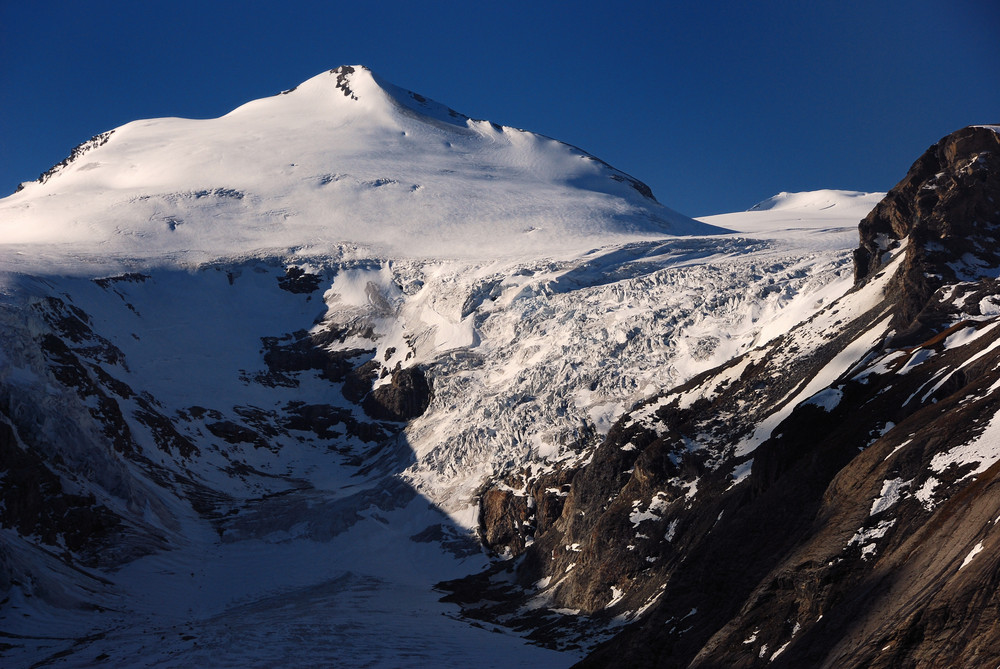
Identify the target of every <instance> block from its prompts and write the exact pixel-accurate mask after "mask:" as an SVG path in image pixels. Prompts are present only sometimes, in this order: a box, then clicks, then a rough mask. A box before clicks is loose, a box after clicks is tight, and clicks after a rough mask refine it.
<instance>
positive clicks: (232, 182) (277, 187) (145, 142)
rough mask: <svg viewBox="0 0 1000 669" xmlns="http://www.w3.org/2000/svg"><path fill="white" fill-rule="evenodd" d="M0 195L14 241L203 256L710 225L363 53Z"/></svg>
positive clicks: (135, 126)
mask: <svg viewBox="0 0 1000 669" xmlns="http://www.w3.org/2000/svg"><path fill="white" fill-rule="evenodd" d="M42 181H43V183H37V182H34V183H28V184H25V187H24V188H23V189H22V190H21V191H19V192H18V193H17V194H15V195H14V196H12V197H9V198H7V199H6V200H4V201H3V203H2V206H0V239H3V241H4V242H5V243H6V244H15V243H24V244H31V243H44V244H47V245H59V246H64V245H65V246H66V247H71V248H72V249H73V252H74V253H75V254H84V253H85V254H96V255H106V254H109V253H111V254H117V255H130V256H137V257H142V258H154V257H155V258H163V257H164V256H168V257H178V258H182V259H188V260H190V261H193V262H197V261H204V260H207V259H211V258H214V257H219V256H223V255H231V254H236V253H247V252H257V251H260V250H261V249H288V248H309V249H314V250H317V251H319V252H325V251H328V250H329V249H331V248H335V247H336V245H338V244H342V243H353V244H361V245H366V246H370V247H372V248H375V249H378V250H380V251H382V252H386V253H391V254H394V255H401V254H402V255H406V256H414V255H418V256H434V257H442V256H452V255H459V256H469V255H471V256H475V257H493V256H495V255H497V254H508V255H509V254H514V255H521V254H524V253H532V254H534V253H538V252H545V251H553V250H559V251H564V250H565V249H567V248H575V249H580V248H582V247H584V246H586V245H588V244H590V245H594V244H605V243H608V242H609V241H612V240H613V239H614V238H615V237H616V236H618V237H622V236H624V235H634V234H640V235H647V236H650V235H662V234H691V233H704V232H708V231H710V228H708V227H706V226H705V225H700V224H698V223H696V222H694V221H692V220H691V219H688V218H686V217H684V216H682V215H680V214H677V213H676V212H674V211H671V210H670V209H667V208H666V207H663V206H662V205H660V204H658V203H657V202H656V201H655V199H654V198H653V196H652V193H651V192H650V191H649V189H648V188H647V187H646V186H645V185H643V184H641V183H640V182H638V181H636V180H635V179H633V178H632V177H630V176H628V175H626V174H624V173H622V172H619V171H617V170H615V169H613V168H611V167H609V166H608V165H606V164H605V163H603V162H602V161H600V160H597V159H596V158H594V157H592V156H590V155H589V154H587V153H585V152H584V151H581V150H579V149H576V148H574V147H572V146H569V145H566V144H563V143H561V142H558V141H556V140H553V139H549V138H548V137H543V136H541V135H537V134H534V133H531V132H526V131H523V130H518V129H515V128H510V127H503V126H500V125H497V124H495V123H490V122H488V121H476V120H473V119H469V118H467V117H466V116H464V115H461V114H459V113H457V112H454V111H452V110H450V109H448V108H447V107H444V106H442V105H440V104H437V103H435V102H432V101H430V100H427V99H426V98H423V97H422V96H420V95H417V94H414V93H410V92H409V91H404V90H402V89H400V88H397V87H395V86H393V85H391V84H388V83H386V82H383V81H382V80H380V79H379V78H378V77H376V76H375V75H374V74H372V73H371V72H370V71H369V70H367V69H365V68H362V67H343V68H338V69H337V70H332V71H329V72H325V73H323V74H321V75H318V76H316V77H314V78H312V79H310V80H308V81H306V82H305V83H303V84H302V85H300V86H298V87H297V88H295V89H293V90H291V91H286V92H285V93H283V94H281V95H277V96H274V97H271V98H267V99H262V100H256V101H253V102H250V103H247V104H245V105H243V106H242V107H239V108H238V109H236V110H234V111H232V112H230V113H229V114H227V115H225V116H223V117H222V118H218V119H209V120H190V119H180V118H165V119H152V120H145V121H135V122H133V123H129V124H127V125H125V126H122V127H120V128H117V129H115V130H113V131H110V132H108V133H104V134H102V135H99V136H97V137H95V138H94V139H92V140H91V141H90V142H88V143H86V144H84V145H81V147H78V149H77V150H75V151H74V154H73V156H71V159H70V160H69V162H68V163H66V164H64V165H61V166H57V167H56V168H54V170H53V171H51V172H50V173H48V174H47V175H43V178H42Z"/></svg>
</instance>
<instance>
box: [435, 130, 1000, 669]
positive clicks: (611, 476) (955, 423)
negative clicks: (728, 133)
mask: <svg viewBox="0 0 1000 669" xmlns="http://www.w3.org/2000/svg"><path fill="white" fill-rule="evenodd" d="M998 189H1000V143H998V135H997V129H996V128H993V127H977V128H966V129H964V130H961V131H959V132H957V133H955V134H953V135H950V136H948V137H946V138H945V139H943V140H942V141H941V142H939V143H938V144H936V145H935V146H934V147H932V148H931V149H930V150H929V151H928V152H927V154H926V155H925V156H923V157H922V158H921V159H920V160H918V161H917V163H916V164H915V165H914V167H913V169H912V170H911V171H910V173H909V174H908V175H907V177H906V179H904V180H903V181H902V182H901V183H900V184H899V185H898V186H897V187H896V188H894V189H893V190H892V191H891V192H890V193H889V194H888V195H887V196H886V198H885V199H884V200H882V202H881V203H880V204H879V205H878V206H877V207H875V209H874V211H873V212H872V213H871V214H870V215H869V216H868V217H867V218H866V219H865V220H864V221H863V222H862V224H861V247H860V249H859V250H858V251H857V252H856V254H855V257H856V261H857V265H856V276H857V285H856V286H855V287H854V289H853V290H851V291H850V292H849V293H848V294H846V295H844V296H843V297H842V298H840V299H839V300H837V301H835V302H833V303H832V304H830V305H828V306H826V307H825V308H823V309H822V310H820V311H819V312H817V313H816V314H815V315H813V316H812V317H811V318H809V319H808V320H806V321H804V322H803V323H801V324H799V325H797V326H795V327H794V328H792V329H791V330H790V331H789V332H788V333H787V334H785V335H783V336H781V337H778V338H776V339H774V340H772V341H771V342H769V343H768V344H765V345H764V346H762V347H760V348H757V349H754V350H752V351H750V352H748V353H746V354H744V355H742V356H739V357H736V358H734V359H733V360H732V361H730V362H728V363H726V364H725V365H723V366H721V367H719V368H717V369H714V370H711V371H709V372H706V373H704V374H702V375H699V376H697V377H695V378H693V379H692V380H691V381H689V382H688V383H686V384H683V385H681V386H679V387H677V388H675V389H673V390H670V391H668V392H666V393H663V394H661V395H659V396H657V397H655V398H653V399H651V400H649V401H647V402H644V403H642V404H640V405H639V406H638V407H636V408H634V409H632V410H631V411H629V412H628V413H627V414H626V415H625V416H624V417H623V418H622V419H621V420H619V421H618V422H617V423H616V425H615V426H614V427H613V428H612V430H611V431H610V433H609V434H608V436H607V438H606V439H605V441H604V442H603V443H602V444H601V445H600V446H599V447H598V448H597V449H596V450H595V451H594V453H593V456H592V458H591V459H590V460H589V461H587V462H585V463H584V464H581V465H579V466H577V467H576V468H575V472H574V473H573V475H572V476H571V477H567V476H566V474H565V473H564V474H562V476H563V478H564V480H567V481H568V485H567V486H565V488H563V490H565V491H567V492H568V495H567V496H566V498H565V503H564V506H563V507H562V512H561V515H560V516H559V517H558V519H557V520H555V521H554V522H550V523H549V526H548V529H547V530H546V531H543V532H539V533H536V534H535V535H534V536H533V543H532V544H531V545H530V546H529V547H527V549H526V550H525V551H524V553H523V556H522V557H521V558H520V560H519V561H518V562H517V563H516V567H514V566H511V567H509V568H508V569H513V570H514V573H515V574H516V580H517V582H518V584H519V587H510V586H509V585H508V586H503V585H502V583H503V579H498V578H497V577H495V576H494V577H493V578H492V579H490V578H486V579H484V578H479V579H468V580H465V581H461V582H457V583H453V584H451V586H450V587H451V588H452V589H453V590H454V593H455V594H454V595H453V597H454V598H455V600H457V601H465V602H466V606H467V607H468V610H469V612H470V613H471V614H473V615H480V616H483V617H486V618H491V617H492V616H494V615H496V610H495V608H493V607H491V606H490V605H484V606H482V607H481V608H476V606H477V605H476V604H475V602H476V601H477V600H478V599H480V598H484V599H485V598H486V597H484V595H488V598H492V599H494V600H495V599H497V598H498V597H500V596H504V597H506V598H508V599H509V600H513V601H517V600H518V598H522V601H530V602H535V604H533V605H527V606H525V607H524V608H522V609H517V608H516V607H514V608H513V610H514V611H515V613H514V614H513V618H514V619H517V616H518V615H520V616H521V618H520V620H521V621H522V622H521V624H524V625H526V626H527V625H534V626H535V628H536V629H542V627H541V625H540V623H538V622H537V619H538V609H539V606H541V605H544V607H546V608H547V609H548V610H549V612H550V615H553V614H552V613H551V612H553V611H563V612H565V611H566V610H578V611H580V612H583V613H586V614H589V615H590V616H592V620H594V621H595V622H598V623H599V622H602V621H603V623H604V624H605V625H607V626H608V627H609V628H610V629H612V630H613V629H614V627H615V625H616V623H617V624H620V623H623V622H632V624H631V625H629V626H628V627H626V628H625V629H624V630H622V631H621V632H620V633H619V634H618V635H617V636H615V637H614V638H613V639H612V640H611V641H609V642H607V643H606V644H605V645H603V646H601V647H599V648H598V649H597V650H596V651H595V652H594V653H593V654H592V655H590V656H589V657H588V658H587V659H586V660H585V661H584V662H582V663H581V666H623V665H628V666H663V667H682V666H693V667H719V666H726V667H744V666H746V667H749V666H758V665H761V666H763V665H767V664H773V665H776V666H789V667H797V666H830V667H862V666H864V667H873V666H874V667H881V666H886V667H888V666H993V665H995V664H997V662H998V661H1000V650H998V649H1000V628H998V627H997V625H996V615H995V612H996V610H997V608H998V607H1000V598H998V595H997V588H996V585H997V583H998V581H1000V559H998V555H1000V544H998V543H997V542H998V541H1000V539H998V536H1000V535H998V534H997V531H996V525H997V523H998V522H1000V485H998V481H1000V480H998V479H997V477H998V475H1000V430H998V427H997V422H998V420H1000V419H998V418H997V415H998V410H1000V371H998V370H1000V346H998V344H1000V339H998V335H997V332H998V330H997V326H998V325H1000V320H998V317H1000V311H998V309H997V307H996V305H997V304H1000V284H998V283H997V278H996V277H997V275H998V273H1000V259H998V258H997V257H996V256H995V255H994V254H995V247H996V237H995V235H997V233H998V231H1000V192H998ZM538 481H539V482H538V484H537V485H536V486H535V487H534V489H533V494H535V495H536V496H537V495H538V494H539V492H540V491H541V490H544V489H547V488H546V487H547V486H548V483H547V482H546V481H545V480H544V478H540V479H539V480H538ZM564 494H565V493H564ZM489 498H490V497H489V495H488V494H487V495H484V496H483V499H484V500H487V499H489ZM536 504H537V502H536ZM483 517H484V518H485V519H487V520H488V519H489V518H490V517H491V516H490V515H488V514H484V516H483ZM484 534H485V536H486V537H488V538H490V537H492V536H494V535H493V534H492V533H491V532H490V528H488V527H487V528H486V531H485V533H484ZM508 545H510V542H508ZM500 573H502V572H500ZM498 593H500V594H498ZM510 611H511V607H510V606H509V605H508V606H505V607H503V608H502V615H504V616H506V617H507V618H510V617H512V614H511V612H510ZM532 621H534V622H532ZM548 625H549V627H548V631H547V632H546V633H545V634H542V635H540V637H541V638H544V637H545V636H546V635H548V636H550V637H551V638H552V639H553V642H554V643H558V640H559V639H560V635H562V637H563V638H565V637H567V636H572V635H574V634H576V633H577V632H576V629H578V628H576V627H574V626H575V625H576V621H573V623H572V624H567V625H565V626H563V627H560V626H559V625H558V624H554V623H553V622H551V620H550V621H549V623H548ZM567 629H571V630H573V631H571V632H570V631H567Z"/></svg>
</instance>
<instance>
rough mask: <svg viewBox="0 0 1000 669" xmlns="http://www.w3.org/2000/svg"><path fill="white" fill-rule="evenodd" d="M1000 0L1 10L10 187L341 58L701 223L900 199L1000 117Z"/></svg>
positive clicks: (3, 165)
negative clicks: (101, 137) (954, 143)
mask: <svg viewBox="0 0 1000 669" xmlns="http://www.w3.org/2000/svg"><path fill="white" fill-rule="evenodd" d="M998 6H1000V3H997V2H996V1H995V0H950V1H948V0H944V1H941V2H931V1H928V0H915V1H913V2H895V1H893V2H878V1H877V0H869V1H867V2H854V1H853V0H841V1H840V2H812V3H803V2H766V1H755V2H751V1H749V0H747V1H744V2H714V3H697V6H696V3H694V2H684V3H681V2H643V1H635V2H614V3H612V2H595V1H587V0H578V1H577V2H574V3H568V2H567V3H541V2H519V1H518V2H498V3H473V2H468V1H466V2H446V1H440V2H429V3H420V2H413V1H412V0H411V1H408V2H397V1H396V0H381V1H380V2H377V3H369V2H360V1H355V2H352V3H349V4H348V3H340V2H329V1H327V2H284V3H277V2H273V1H269V2H255V1H247V2H241V3H235V2H233V3H221V2H211V1H209V2H206V1H205V0H200V1H199V2H188V1H186V0H171V1H170V2H160V1H157V0H143V1H142V2H135V1H132V2H106V1H100V0H89V1H88V2H79V1H78V0H77V1H74V2H63V1H61V0H58V1H50V2H45V3H27V2H13V1H7V0H0V64H2V65H0V193H2V194H7V193H10V192H12V191H13V190H14V188H15V187H16V186H17V184H18V183H19V182H21V181H27V180H31V179H34V178H36V177H37V176H38V174H39V173H40V172H42V171H44V170H45V169H47V168H48V167H50V166H51V165H52V164H54V163H56V162H58V161H60V160H61V159H62V158H64V157H65V156H66V155H67V154H68V153H69V151H70V149H71V148H72V147H73V146H75V145H76V144H78V143H80V142H82V141H84V140H86V139H88V138H89V137H90V136H92V135H94V134H96V133H98V132H102V131H104V130H108V129H110V128H113V127H116V126H119V125H121V124H123V123H126V122H128V121H131V120H135V119H137V118H149V117H159V116H184V117H191V118H208V117H214V116H219V115H222V114H224V113H226V112H227V111H229V110H230V109H232V108H234V107H236V106H238V105H240V104H242V103H244V102H246V101H248V100H251V99H254V98H259V97H264V96H268V95H273V94H275V93H277V92H278V91H280V90H282V89H286V88H291V87H292V86H295V85H296V84H298V83H299V82H301V81H303V80H305V79H307V78H309V77H311V76H313V75H315V74H317V73H319V72H321V71H323V70H326V69H329V68H332V67H336V66H338V65H342V64H364V65H368V66H369V67H371V68H372V69H373V70H375V71H376V72H377V73H379V74H380V75H381V76H382V77H383V78H385V79H387V80H389V81H391V82H393V83H395V84H397V85H399V86H402V87H403V88H408V89H411V90H414V91H417V92H419V93H421V94H423V95H425V96H428V97H431V98H434V99H436V100H438V101H440V102H443V103H445V104H447V105H449V106H451V107H453V108H455V109H457V110H459V111H462V112H464V113H466V114H468V115H470V116H474V117H478V118H488V119H490V120H492V121H496V122H498V123H503V124H506V125H513V126H517V127H521V128H525V129H528V130H533V131H535V132H540V133H543V134H546V135H549V136H552V137H554V138H556V139H560V140H563V141H566V142H569V143H571V144H575V145H577V146H579V147H581V148H583V149H585V150H587V151H589V152H591V153H593V154H594V155H596V156H598V157H600V158H602V159H604V160H606V161H607V162H609V163H611V164H612V165H614V166H615V167H617V168H619V169H621V170H624V171H626V172H629V173H630V174H632V175H634V176H636V177H638V178H639V179H641V180H643V181H645V182H646V183H648V184H649V185H650V186H651V187H652V189H653V192H654V193H655V194H656V195H657V197H658V198H659V199H660V201H661V202H663V203H664V204H666V205H668V206H670V207H673V208H674V209H677V210H679V211H682V212H684V213H687V214H690V215H693V216H696V215H705V214H711V213H718V212H724V211H735V210H740V209H746V208H748V207H750V206H751V205H753V204H754V203H755V202H757V201H759V200H762V199H764V198H767V197H769V196H771V195H773V194H775V193H777V192H779V191H783V190H785V191H800V190H813V189H817V188H842V189H852V190H887V189H888V188H890V187H891V186H892V185H894V184H895V183H896V182H897V181H898V180H899V179H901V178H902V177H903V175H904V174H905V173H906V170H907V169H908V167H909V166H910V164H911V163H912V162H913V160H915V159H916V158H917V157H918V156H919V155H920V153H922V152H923V151H924V150H925V149H926V148H927V147H928V146H929V145H930V144H932V143H934V142H935V141H937V140H938V139H939V138H940V137H942V136H943V135H945V134H947V133H949V132H951V131H952V130H955V129H957V128H959V127H962V126H964V125H968V124H971V123H990V122H993V123H996V122H1000V8H998Z"/></svg>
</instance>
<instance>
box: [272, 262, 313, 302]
mask: <svg viewBox="0 0 1000 669" xmlns="http://www.w3.org/2000/svg"><path fill="white" fill-rule="evenodd" d="M321 279H322V277H321V276H319V275H318V274H309V273H308V272H306V271H305V270H304V269H302V268H301V267H294V266H293V267H288V268H286V269H285V276H280V277H278V287H279V288H281V289H282V290H287V291H288V292H289V293H299V294H306V295H308V294H309V293H314V292H316V291H317V290H319V282H320V280H321Z"/></svg>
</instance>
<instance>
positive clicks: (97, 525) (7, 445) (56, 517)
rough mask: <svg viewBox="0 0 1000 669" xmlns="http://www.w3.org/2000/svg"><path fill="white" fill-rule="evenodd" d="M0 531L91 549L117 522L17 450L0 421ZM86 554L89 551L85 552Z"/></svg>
mask: <svg viewBox="0 0 1000 669" xmlns="http://www.w3.org/2000/svg"><path fill="white" fill-rule="evenodd" d="M0 478H2V480H3V485H2V486H0V527H8V528H13V529H16V530H17V531H18V532H19V533H20V534H22V535H24V536H29V535H36V536H38V538H39V539H40V541H41V542H43V543H45V544H48V545H50V546H53V547H58V546H60V545H63V546H65V548H66V549H68V550H71V551H84V550H85V549H88V548H89V549H90V551H93V550H95V549H96V548H97V547H99V546H101V545H102V544H103V542H105V541H106V540H107V539H108V538H109V537H111V536H112V535H114V534H115V533H117V532H118V530H119V528H120V526H121V520H120V519H119V518H118V516H116V515H115V514H114V513H113V512H112V511H111V510H110V509H108V508H107V507H106V506H104V505H103V504H98V503H97V500H96V499H95V498H94V496H93V495H77V494H72V493H69V492H67V491H66V490H64V489H63V486H62V482H61V481H60V478H59V476H58V475H56V474H55V473H54V472H52V470H51V469H49V468H48V467H47V466H46V464H45V462H44V461H43V460H42V458H41V457H39V456H38V454H36V453H33V452H31V451H29V450H25V449H23V448H21V446H20V445H19V444H18V440H17V438H16V436H15V433H14V430H13V429H12V428H11V426H10V425H9V424H8V423H7V422H6V421H5V420H3V419H2V417H0ZM88 552H89V551H88Z"/></svg>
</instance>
